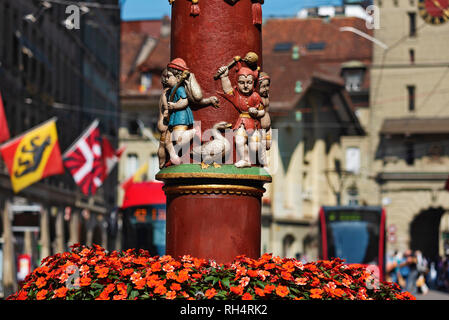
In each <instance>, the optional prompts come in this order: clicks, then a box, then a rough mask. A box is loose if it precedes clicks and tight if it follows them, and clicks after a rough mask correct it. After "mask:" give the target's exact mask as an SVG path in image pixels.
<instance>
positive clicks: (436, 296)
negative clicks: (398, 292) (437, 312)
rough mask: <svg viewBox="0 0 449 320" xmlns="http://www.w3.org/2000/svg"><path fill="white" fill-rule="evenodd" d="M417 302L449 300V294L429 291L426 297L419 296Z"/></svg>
mask: <svg viewBox="0 0 449 320" xmlns="http://www.w3.org/2000/svg"><path fill="white" fill-rule="evenodd" d="M416 300H449V293H446V292H441V291H436V290H429V292H428V293H427V294H425V295H423V294H417V295H416Z"/></svg>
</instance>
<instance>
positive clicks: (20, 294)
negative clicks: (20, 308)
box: [16, 290, 28, 300]
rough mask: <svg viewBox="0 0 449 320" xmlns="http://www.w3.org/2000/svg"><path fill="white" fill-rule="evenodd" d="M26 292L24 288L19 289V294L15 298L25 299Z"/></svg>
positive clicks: (26, 297)
mask: <svg viewBox="0 0 449 320" xmlns="http://www.w3.org/2000/svg"><path fill="white" fill-rule="evenodd" d="M27 299H28V293H27V292H26V291H25V290H20V292H19V294H18V295H17V297H16V300H27Z"/></svg>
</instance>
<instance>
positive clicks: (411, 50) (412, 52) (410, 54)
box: [408, 49, 415, 64]
mask: <svg viewBox="0 0 449 320" xmlns="http://www.w3.org/2000/svg"><path fill="white" fill-rule="evenodd" d="M408 53H409V56H410V63H411V64H414V63H415V50H414V49H410V50H409V51H408Z"/></svg>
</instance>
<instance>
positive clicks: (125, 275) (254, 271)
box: [8, 245, 414, 300]
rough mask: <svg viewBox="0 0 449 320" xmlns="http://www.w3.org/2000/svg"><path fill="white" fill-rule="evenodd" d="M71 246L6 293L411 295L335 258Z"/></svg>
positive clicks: (46, 296) (41, 296)
mask: <svg viewBox="0 0 449 320" xmlns="http://www.w3.org/2000/svg"><path fill="white" fill-rule="evenodd" d="M71 249H72V250H71V252H65V253H62V254H56V255H54V256H50V257H47V258H45V259H44V260H43V261H42V264H41V266H39V267H38V268H37V269H35V270H34V271H33V272H32V273H31V274H30V275H28V277H27V278H26V279H25V281H24V283H23V284H22V286H21V288H20V289H19V291H18V292H17V293H15V294H13V295H11V296H9V297H8V299H10V300H50V299H67V300H80V299H87V300H93V299H95V300H125V299H126V300H136V299H190V300H199V299H220V300H226V299H239V300H240V299H241V300H253V299H270V300H271V299H284V300H309V299H323V300H327V299H332V300H348V299H350V300H356V299H361V300H367V299H375V300H412V299H414V297H413V296H412V295H411V294H409V293H408V292H404V293H401V292H400V289H399V287H398V286H397V285H396V284H394V283H375V282H373V281H372V280H373V276H372V275H371V274H370V273H369V272H368V271H367V270H366V269H365V268H364V267H363V266H361V265H345V264H344V263H343V261H342V260H340V259H334V260H332V261H317V262H314V263H307V264H302V263H301V262H299V261H297V260H295V259H282V258H279V257H273V256H272V255H271V254H264V255H263V256H262V257H261V258H259V259H250V258H247V257H245V256H239V257H236V259H235V260H234V261H233V263H230V264H217V263H216V262H214V261H206V260H204V259H197V258H194V257H190V256H184V257H182V258H180V259H179V260H175V259H173V258H172V257H170V256H167V255H166V256H162V257H158V256H156V257H154V256H151V255H150V254H149V253H148V251H145V250H134V249H130V250H126V251H122V252H118V251H113V252H111V253H107V252H106V251H105V250H104V249H103V248H101V247H99V246H97V245H94V246H93V247H91V248H90V247H85V246H81V245H74V246H72V247H71Z"/></svg>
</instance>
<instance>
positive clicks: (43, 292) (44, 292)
mask: <svg viewBox="0 0 449 320" xmlns="http://www.w3.org/2000/svg"><path fill="white" fill-rule="evenodd" d="M47 293H48V290H45V289H42V290H41V291H39V292H38V293H37V295H36V299H37V300H44V299H46V297H47Z"/></svg>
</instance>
